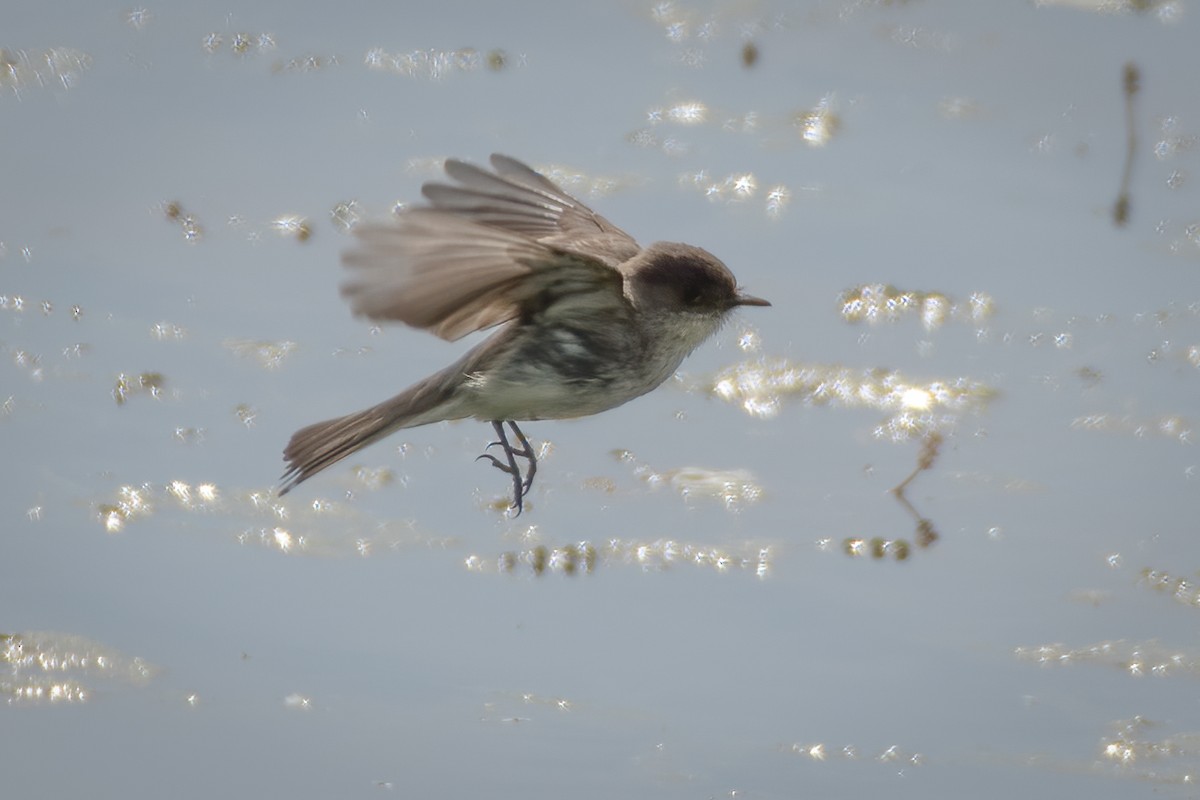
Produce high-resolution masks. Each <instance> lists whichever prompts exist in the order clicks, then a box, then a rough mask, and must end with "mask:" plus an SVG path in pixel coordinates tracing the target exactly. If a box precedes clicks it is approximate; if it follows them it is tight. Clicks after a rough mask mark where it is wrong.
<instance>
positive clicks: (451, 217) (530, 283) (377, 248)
mask: <svg viewBox="0 0 1200 800" xmlns="http://www.w3.org/2000/svg"><path fill="white" fill-rule="evenodd" d="M355 232H356V234H357V236H358V242H359V246H358V247H357V248H355V249H352V250H349V251H347V252H346V254H345V255H344V256H343V258H342V261H343V263H344V264H345V265H346V267H347V268H348V269H350V270H351V272H352V277H351V278H350V280H348V281H347V282H346V283H345V284H343V286H342V294H343V295H344V296H345V297H346V298H347V299H349V301H350V305H351V307H352V308H353V310H354V313H356V314H359V315H362V316H365V317H368V318H370V319H373V320H398V321H400V322H404V323H407V324H409V325H412V326H413V327H415V328H423V329H428V330H430V331H432V332H433V333H435V334H437V335H438V336H440V337H442V338H443V339H450V340H453V339H458V338H460V337H462V336H465V335H467V334H468V333H471V332H473V331H477V330H480V329H482V328H488V327H491V326H493V325H498V324H499V323H501V322H505V321H507V320H510V319H513V318H514V317H517V316H519V315H520V314H521V313H522V312H523V311H535V310H540V309H542V308H544V307H546V306H548V305H552V304H554V303H556V302H558V301H559V300H562V299H565V298H568V297H570V296H582V295H583V294H585V293H592V302H594V303H596V304H599V305H600V306H601V307H603V306H604V305H613V306H620V305H623V304H627V302H628V301H626V300H625V297H624V293H623V279H622V277H621V274H620V272H618V271H617V270H616V269H613V268H612V267H611V266H609V265H607V264H605V263H603V262H601V261H599V260H597V259H595V258H590V257H587V256H585V255H581V254H578V253H572V252H568V251H566V250H563V249H560V248H557V247H551V246H549V245H546V244H543V243H541V242H539V241H536V240H534V239H531V238H529V236H528V235H522V234H520V233H517V232H515V231H513V230H508V229H505V228H499V227H492V226H488V225H483V224H480V223H479V222H476V221H474V220H473V219H471V218H470V217H467V216H464V215H461V214H458V213H455V212H453V211H449V210H445V209H437V208H432V209H431V208H424V209H421V208H419V209H412V210H409V211H405V212H403V213H401V214H400V215H399V217H398V218H397V219H396V221H394V222H391V223H371V224H363V225H359V226H357V227H356V228H355Z"/></svg>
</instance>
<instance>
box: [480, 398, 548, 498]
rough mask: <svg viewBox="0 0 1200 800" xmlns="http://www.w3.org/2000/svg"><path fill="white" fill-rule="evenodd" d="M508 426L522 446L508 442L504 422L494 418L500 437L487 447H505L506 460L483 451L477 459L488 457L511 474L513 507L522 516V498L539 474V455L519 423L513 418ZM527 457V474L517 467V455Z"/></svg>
mask: <svg viewBox="0 0 1200 800" xmlns="http://www.w3.org/2000/svg"><path fill="white" fill-rule="evenodd" d="M507 422H508V427H509V428H511V429H512V432H513V435H514V436H516V437H517V441H518V442H520V444H521V446H520V448H514V447H513V446H512V445H511V444H509V442H508V436H507V435H506V434H505V433H504V422H503V421H501V420H492V430H494V431H495V432H496V436H497V437H498V438H497V440H496V441H494V442H492V443H491V444H489V445H488V446H487V448H486V449H491V448H492V447H495V446H497V445H499V446H500V447H502V448H503V449H504V458H505V461H504V462H502V461H501V460H500V459H498V458H496V457H495V456H494V455H492V454H491V453H483V454H482V455H480V456H479V457H478V458H476V459H475V460H476V461H478V460H479V459H481V458H486V459H488V460H489V461H491V462H492V466H493V467H495V468H496V469H498V470H500V471H501V472H503V473H504V474H505V475H511V476H512V479H513V507H514V508H516V509H517V516H520V514H521V510H522V507H523V505H524V504H523V503H522V500H523V499H524V497H525V495H527V494H529V490H530V489H531V488H532V487H533V476H534V475H535V474H537V456H535V455H534V453H533V448H532V447H531V446H530V445H529V440H528V439H526V438H525V434H523V433H521V429H520V428H518V427H517V423H515V422H513V421H512V420H507ZM518 456H519V457H521V458H523V459H525V461H526V463H528V464H529V468H528V471H527V472H526V474H525V475H522V474H521V470H520V468H519V467H517V457H518Z"/></svg>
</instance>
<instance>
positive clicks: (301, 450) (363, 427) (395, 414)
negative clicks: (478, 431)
mask: <svg viewBox="0 0 1200 800" xmlns="http://www.w3.org/2000/svg"><path fill="white" fill-rule="evenodd" d="M446 372H448V370H447V371H446ZM451 395H452V391H451V387H450V386H449V385H448V382H447V381H446V380H445V372H444V373H440V374H438V375H435V376H432V377H431V378H429V379H426V380H424V381H422V382H421V383H419V384H417V385H415V386H412V387H410V388H409V389H407V390H406V391H404V392H402V393H401V394H399V395H397V396H396V397H393V398H392V399H391V400H386V401H384V402H382V403H380V404H379V405H377V406H373V407H371V408H368V409H367V410H366V411H359V412H358V413H356V414H347V415H346V416H344V417H338V418H337V419H330V420H325V421H324V422H318V423H317V424H315V425H309V426H308V427H307V428H301V429H300V430H298V431H296V432H295V433H294V434H292V438H291V440H290V441H289V442H288V444H287V447H285V448H284V450H283V458H284V461H286V462H287V471H285V472H284V473H283V476H282V477H281V478H280V480H281V481H282V482H283V485H282V486H281V487H280V489H279V495H280V497H282V496H283V495H285V494H287V493H288V492H290V491H291V490H292V489H294V488H295V487H296V486H297V484H300V483H302V482H304V481H306V480H308V479H309V478H311V477H312V476H313V475H316V474H317V473H318V472H320V471H321V470H323V469H325V468H326V467H329V466H332V465H333V464H336V463H337V462H339V461H341V460H342V459H343V458H346V457H347V456H349V455H351V454H353V453H355V452H357V451H359V450H361V449H363V448H364V447H366V446H367V445H370V444H374V443H375V442H377V441H379V440H380V439H382V438H384V437H385V436H387V435H388V434H390V433H392V432H393V431H396V430H399V429H400V428H412V427H415V426H417V425H425V424H428V423H430V422H439V421H441V420H444V419H455V418H457V417H459V416H461V415H460V414H455V413H452V410H451V409H450V408H447V406H446V405H445V403H446V401H447V400H449V399H450V397H451ZM451 405H452V403H451Z"/></svg>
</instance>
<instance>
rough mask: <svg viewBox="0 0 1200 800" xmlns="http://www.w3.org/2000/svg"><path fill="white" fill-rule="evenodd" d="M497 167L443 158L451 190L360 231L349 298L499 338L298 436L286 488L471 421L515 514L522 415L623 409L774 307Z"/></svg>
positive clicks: (541, 183) (678, 250) (527, 171)
mask: <svg viewBox="0 0 1200 800" xmlns="http://www.w3.org/2000/svg"><path fill="white" fill-rule="evenodd" d="M491 164H492V171H488V170H485V169H481V168H480V167H477V166H474V165H472V164H468V163H466V162H463V161H458V160H455V159H448V160H447V161H446V166H445V168H446V175H447V176H448V177H449V178H450V179H451V180H452V181H453V182H454V183H427V184H425V185H424V186H423V187H421V193H422V194H424V195H425V197H426V199H428V200H429V205H428V206H424V207H420V208H411V209H405V210H403V211H401V212H399V213H398V214H397V215H396V218H395V219H393V220H391V221H388V222H381V223H364V224H361V225H358V226H357V227H356V228H355V229H354V230H355V233H356V234H357V236H358V245H357V247H355V248H354V249H351V250H349V251H347V252H346V254H345V255H344V256H343V259H342V260H343V262H344V263H345V265H346V267H347V268H348V269H349V270H350V273H351V277H350V279H349V280H348V281H347V282H346V283H345V284H344V285H343V286H342V294H343V295H344V296H345V297H346V298H347V299H348V300H349V301H350V306H351V308H352V309H353V311H354V313H355V314H357V315H359V316H363V317H366V318H368V319H371V320H375V321H390V320H397V321H400V322H403V323H405V324H407V325H411V326H412V327H414V328H423V329H426V330H429V331H431V332H433V333H434V334H436V335H437V336H440V337H441V338H443V339H448V340H451V341H453V340H455V339H458V338H461V337H463V336H466V335H467V334H469V333H473V332H474V331H478V330H482V329H484V328H490V327H493V326H500V327H499V329H498V330H497V331H496V332H495V333H493V334H492V335H491V336H490V337H489V338H488V339H486V340H484V341H483V342H482V343H480V344H478V345H476V346H475V347H474V348H472V349H471V350H469V351H467V353H466V354H465V355H463V356H462V357H461V358H459V359H458V360H457V361H455V362H454V363H453V364H451V365H450V366H448V367H446V368H445V369H443V370H442V371H440V372H437V373H435V374H433V375H430V376H429V377H427V378H425V379H424V380H421V381H418V382H417V383H415V384H413V385H412V386H410V387H409V388H407V389H405V390H404V391H403V392H401V393H400V394H398V395H396V396H395V397H393V398H391V399H390V400H385V401H383V402H382V403H380V404H378V405H376V406H372V407H371V408H368V409H367V410H365V411H359V412H358V413H355V414H349V415H347V416H344V417H339V418H337V419H331V420H327V421H325V422H318V423H317V424H315V425H309V426H308V427H307V428H301V429H300V430H298V431H296V433H294V434H293V435H292V438H291V441H289V442H288V445H287V447H286V448H285V449H284V451H283V457H284V460H285V461H286V462H287V471H286V472H284V474H283V478H282V481H283V485H282V487H281V488H280V491H279V494H280V495H284V494H287V493H288V492H289V491H291V490H292V489H293V488H295V486H296V485H297V484H299V483H301V482H302V481H305V480H308V479H309V478H310V477H312V476H313V475H315V474H316V473H318V472H320V471H321V470H323V469H325V468H326V467H328V466H330V465H331V464H334V463H336V462H338V461H340V460H342V459H343V458H345V457H347V456H349V455H350V454H351V453H354V452H357V451H358V450H361V449H362V448H364V447H366V446H367V445H369V444H372V443H374V442H377V441H379V440H380V439H382V438H384V437H385V436H387V435H388V434H390V433H392V432H394V431H397V430H399V429H401V428H413V427H416V426H418V425H428V424H429V423H431V422H441V421H442V420H452V419H464V418H466V417H473V418H475V419H478V420H483V421H486V422H490V423H491V425H492V429H493V430H494V431H495V432H496V441H494V442H492V443H491V444H490V445H488V449H491V448H492V447H499V448H500V453H501V454H502V456H503V459H501V458H497V457H496V456H494V455H492V454H490V453H487V452H485V453H484V454H483V455H481V456H479V458H482V459H487V460H489V461H490V462H491V464H492V465H493V466H494V467H496V468H497V469H499V470H500V471H501V472H504V473H505V474H507V475H508V476H510V477H511V479H512V483H513V503H512V506H511V508H513V509H514V510H515V512H516V514H520V513H521V510H522V508H523V507H524V504H523V501H524V498H525V496H526V495H527V494H528V493H529V490H530V488H531V487H532V486H533V476H534V475H535V474H536V472H537V457H536V455H535V454H534V451H533V447H531V446H530V444H529V440H528V439H527V438H525V434H524V433H522V432H521V429H520V428H519V427H518V426H517V421H518V420H519V421H527V420H540V419H568V418H572V417H583V416H587V415H589V414H596V413H599V412H601V411H607V410H608V409H610V408H615V407H617V406H619V405H622V404H623V403H627V402H628V401H630V400H632V399H633V398H635V397H638V396H640V395H643V394H646V393H647V392H649V391H650V390H652V389H654V388H656V387H657V386H659V385H660V384H661V383H662V382H663V381H665V380H666V379H667V378H669V377H670V376H671V375H672V374H674V372H675V370H676V369H677V368H678V367H679V364H680V362H682V361H683V359H684V358H685V357H686V356H687V355H688V354H689V353H691V352H692V351H693V350H695V349H696V347H698V346H699V345H700V344H701V343H702V342H703V341H704V340H705V339H707V338H708V337H709V336H711V335H712V334H713V333H714V332H715V331H716V330H717V329H718V328H719V327H720V326H721V324H722V323H723V322H724V321H725V319H726V317H727V315H728V314H729V312H730V311H732V310H733V309H735V308H737V307H738V306H768V305H770V303H768V302H767V301H766V300H763V299H761V298H758V297H752V296H751V295H748V294H743V293H742V292H741V291H739V290H738V286H737V282H736V281H735V280H734V277H733V274H732V273H731V272H730V271H729V269H728V268H727V267H726V266H725V265H724V264H723V263H721V261H720V260H719V259H717V257H716V256H714V255H712V254H711V253H709V252H708V251H706V250H702V249H700V248H699V247H693V246H691V245H687V244H676V243H673V242H656V243H654V244H652V245H650V246H649V247H641V246H639V245H638V243H637V242H636V241H634V239H633V237H631V236H630V235H629V234H627V233H625V231H623V230H621V229H620V228H618V227H616V226H615V225H613V224H612V223H611V222H609V221H608V220H606V219H605V218H604V217H602V216H600V215H599V214H597V213H596V212H594V211H592V210H591V209H590V208H588V207H587V206H586V205H584V204H583V203H581V202H579V201H578V200H576V199H575V198H574V197H571V196H570V195H569V194H567V193H566V192H564V191H563V190H562V189H560V188H559V187H558V186H556V185H555V184H554V183H552V182H551V181H550V180H548V179H547V178H546V177H544V176H543V175H541V174H539V173H537V172H535V171H534V170H532V169H531V168H529V167H528V166H526V165H525V164H522V163H521V162H520V161H517V160H516V159H514V158H509V157H508V156H503V155H499V154H496V155H493V156H492V158H491ZM506 426H507V431H506V430H505V428H506ZM508 432H511V433H512V435H513V438H514V440H515V441H514V442H510V441H509V438H508V435H507V433H508ZM518 459H522V460H523V461H524V462H525V468H524V469H523V470H522V468H521V467H520V466H519V465H518ZM476 460H478V459H476Z"/></svg>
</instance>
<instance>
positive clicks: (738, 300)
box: [733, 294, 771, 306]
mask: <svg viewBox="0 0 1200 800" xmlns="http://www.w3.org/2000/svg"><path fill="white" fill-rule="evenodd" d="M733 304H734V305H735V306H769V305H771V302H770V301H769V300H763V299H762V298H761V297H755V296H754V295H752V294H739V295H738V296H737V297H735V298H734V300H733Z"/></svg>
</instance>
